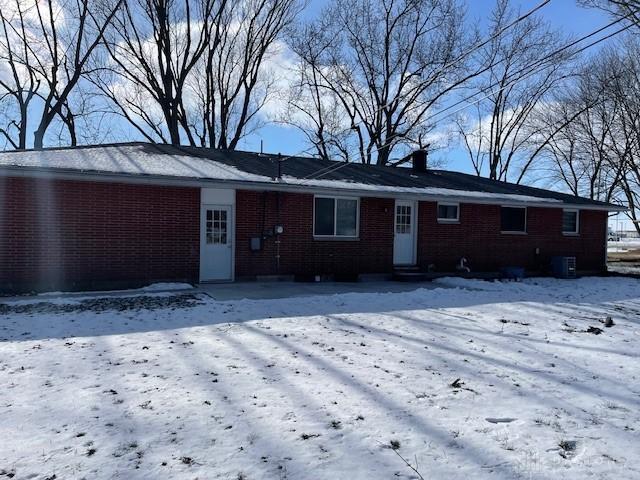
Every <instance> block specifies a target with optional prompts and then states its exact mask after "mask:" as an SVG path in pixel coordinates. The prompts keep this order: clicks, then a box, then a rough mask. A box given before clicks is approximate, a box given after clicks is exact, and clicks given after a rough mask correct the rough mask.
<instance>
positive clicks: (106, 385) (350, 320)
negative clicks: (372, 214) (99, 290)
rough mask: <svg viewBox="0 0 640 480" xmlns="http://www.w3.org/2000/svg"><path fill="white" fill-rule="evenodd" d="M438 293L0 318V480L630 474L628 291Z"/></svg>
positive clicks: (579, 285)
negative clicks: (608, 321)
mask: <svg viewBox="0 0 640 480" xmlns="http://www.w3.org/2000/svg"><path fill="white" fill-rule="evenodd" d="M439 282H440V283H441V284H442V287H443V288H440V289H435V290H427V289H418V290H415V291H413V292H405V293H393V294H382V293H381V294H374V293H370V294H369V293H357V294H355V293H354V294H342V295H333V296H315V297H308V298H292V299H284V300H259V301H258V300H255V301H254V300H251V301H250V300H242V301H230V302H216V301H214V300H212V299H210V298H208V297H206V296H204V295H193V294H191V293H173V294H167V293H146V294H141V295H137V296H132V297H130V298H124V299H123V298H113V297H111V298H109V297H102V298H100V297H87V298H86V299H82V298H74V299H66V300H60V299H42V298H39V299H35V300H34V299H30V300H24V301H20V302H13V303H10V304H7V303H5V304H0V385H2V388H1V389H0V480H2V479H4V478H10V477H12V478H14V479H23V478H39V479H53V478H57V479H62V478H65V479H66V478H88V479H89V478H90V479H94V478H100V479H102V478H125V479H135V478H189V479H192V478H202V479H204V478H207V479H208V478H220V479H233V480H237V479H247V480H253V479H314V480H320V479H326V480H334V479H342V478H349V479H351V480H356V479H373V478H375V479H391V478H419V477H418V474H417V473H416V472H414V471H413V470H412V469H411V468H410V467H409V466H407V465H406V464H405V462H404V461H403V458H404V459H405V460H406V461H407V462H409V463H410V464H411V465H412V466H413V467H416V469H417V471H418V472H419V473H420V474H421V475H422V476H423V477H424V478H426V479H439V478H447V479H454V478H460V479H469V478H474V479H475V478H509V479H511V478H525V479H529V478H531V479H546V478H549V479H551V478H554V479H555V478H561V476H564V478H616V479H621V478H639V477H640V408H639V407H640V378H639V375H640V363H639V362H638V357H639V355H640V348H639V345H640V281H638V280H634V279H621V278H587V279H581V280H576V281H561V280H552V279H530V280H527V281H525V282H523V283H490V282H480V281H471V280H456V279H443V280H440V281H439ZM43 302H46V303H43ZM607 316H610V317H612V319H613V321H614V322H615V325H613V326H612V327H610V328H607V327H605V325H604V323H603V322H604V321H605V319H606V317H607ZM589 330H591V331H590V332H589ZM416 464H417V465H416Z"/></svg>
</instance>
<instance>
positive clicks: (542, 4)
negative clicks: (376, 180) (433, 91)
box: [265, 0, 551, 168]
mask: <svg viewBox="0 0 640 480" xmlns="http://www.w3.org/2000/svg"><path fill="white" fill-rule="evenodd" d="M549 3H551V0H544V1H542V2H540V3H539V4H538V5H536V6H535V7H534V8H532V9H531V10H529V11H528V12H526V13H524V14H523V15H521V16H520V17H518V18H516V19H514V20H513V21H512V22H511V23H509V24H507V25H505V26H504V27H502V28H500V29H499V30H498V31H497V32H495V33H494V34H493V35H491V36H490V37H489V38H487V39H485V40H482V41H481V42H479V43H477V44H475V45H473V46H472V47H470V48H469V49H468V50H466V51H465V52H464V53H462V54H460V55H458V57H456V58H455V59H453V60H451V61H450V62H448V63H446V64H445V65H443V66H442V67H441V68H440V70H446V69H448V68H450V67H454V66H455V65H456V64H458V63H459V62H460V61H462V60H464V58H466V57H468V56H469V55H471V54H472V53H473V52H475V51H476V50H479V49H480V48H482V47H484V46H485V45H487V44H488V43H490V42H492V41H493V40H495V39H496V38H498V37H500V36H501V35H502V34H503V33H504V32H506V31H507V30H509V29H510V28H512V27H513V26H515V25H517V24H518V23H520V22H522V21H523V20H526V19H527V18H529V17H530V16H531V15H533V14H534V13H536V12H537V11H538V10H541V9H542V8H544V7H546V6H547V5H548V4H549ZM505 59H506V58H503V59H502V60H500V61H499V62H497V63H502V62H503V61H505ZM493 65H496V63H494V64H493ZM484 71H486V70H484ZM480 73H482V71H481V72H480ZM390 105H391V104H385V105H382V106H380V107H378V108H377V109H376V110H374V111H373V113H372V114H371V115H377V114H378V113H379V112H380V111H381V110H384V109H385V108H387V107H389V106H390ZM363 122H364V120H358V121H357V122H355V123H352V124H351V125H350V126H349V127H348V128H345V129H344V131H343V132H341V133H344V132H346V131H349V130H352V129H353V128H354V127H355V126H356V125H358V124H361V123H363ZM312 149H313V147H310V148H306V149H304V150H301V151H300V152H298V153H294V154H292V155H287V156H285V157H282V158H278V159H277V160H278V161H280V162H284V161H286V160H289V159H292V158H296V157H298V156H300V155H301V154H303V153H307V152H308V151H309V150H312ZM265 156H269V157H273V155H265ZM327 168H329V167H327Z"/></svg>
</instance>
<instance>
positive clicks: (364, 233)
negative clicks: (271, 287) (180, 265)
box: [236, 191, 607, 278]
mask: <svg viewBox="0 0 640 480" xmlns="http://www.w3.org/2000/svg"><path fill="white" fill-rule="evenodd" d="M277 198H278V194H276V193H275V192H267V193H262V192H250V191H238V192H237V193H236V204H237V218H238V223H237V226H236V242H237V243H236V276H237V277H239V278H240V277H252V276H255V275H269V274H278V273H280V274H302V275H313V274H329V273H338V274H345V275H349V274H357V273H384V272H390V271H391V270H392V269H393V209H394V200H393V199H380V198H362V199H361V203H360V241H326V240H324V241H319V240H314V239H313V225H312V219H313V195H305V194H291V193H280V200H279V201H280V207H279V208H280V219H279V220H278V218H277V210H278V205H277V201H278V200H277ZM263 202H264V203H263ZM263 212H264V226H265V230H272V229H273V227H274V226H275V225H277V224H282V225H283V226H284V234H283V235H281V237H280V241H281V243H280V265H279V268H278V265H277V259H276V255H277V246H276V243H275V241H276V237H268V238H267V239H266V240H265V242H264V246H263V249H262V250H261V251H259V252H252V251H251V250H250V248H249V241H250V238H251V237H253V236H260V233H261V232H262V230H263V228H262V223H263ZM418 216H419V231H418V263H419V265H420V266H421V267H423V268H425V269H426V268H427V266H428V265H430V264H434V265H435V267H436V269H437V270H438V271H448V272H451V271H454V270H455V265H456V263H457V262H458V260H459V259H460V257H461V256H465V257H467V259H468V260H469V265H470V266H471V268H472V269H473V270H475V271H483V270H484V271H495V270H497V269H499V268H500V267H503V266H523V267H525V268H527V269H528V270H530V271H534V270H535V271H544V270H545V269H546V268H547V266H548V264H549V261H550V259H551V257H552V256H555V255H572V256H576V257H577V264H578V268H579V269H580V270H602V269H603V262H604V235H605V222H606V218H607V217H606V212H596V211H587V210H584V211H581V212H580V235H579V236H575V237H571V236H565V235H562V232H561V230H562V210H561V209H552V208H549V209H545V208H529V209H528V213H527V229H528V234H527V235H506V234H501V233H500V207H499V206H497V205H496V206H492V205H473V204H463V205H461V206H460V223H459V224H440V223H438V222H437V219H436V203H434V202H420V204H419V209H418ZM536 248H539V249H540V253H539V255H536V254H535V250H536Z"/></svg>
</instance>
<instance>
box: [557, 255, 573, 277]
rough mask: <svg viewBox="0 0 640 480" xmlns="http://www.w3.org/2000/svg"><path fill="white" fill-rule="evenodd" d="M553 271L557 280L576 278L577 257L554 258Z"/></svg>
mask: <svg viewBox="0 0 640 480" xmlns="http://www.w3.org/2000/svg"><path fill="white" fill-rule="evenodd" d="M551 271H552V272H553V275H554V276H555V277H556V278H576V257H553V258H552V259H551Z"/></svg>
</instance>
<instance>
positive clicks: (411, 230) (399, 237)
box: [393, 200, 418, 265]
mask: <svg viewBox="0 0 640 480" xmlns="http://www.w3.org/2000/svg"><path fill="white" fill-rule="evenodd" d="M394 213H395V215H394V216H395V220H394V236H393V264H394V265H415V263H416V233H417V231H418V228H417V227H418V225H417V222H416V219H417V215H416V202H411V201H401V200H396V208H395V212H394Z"/></svg>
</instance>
